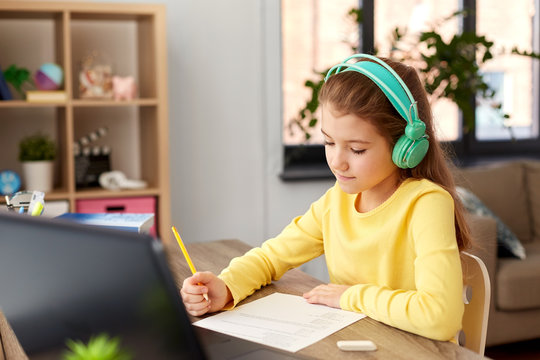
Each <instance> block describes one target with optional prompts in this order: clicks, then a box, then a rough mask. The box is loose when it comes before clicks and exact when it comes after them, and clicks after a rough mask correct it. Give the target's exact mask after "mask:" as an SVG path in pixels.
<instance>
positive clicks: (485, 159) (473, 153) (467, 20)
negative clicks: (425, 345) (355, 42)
mask: <svg viewBox="0 0 540 360" xmlns="http://www.w3.org/2000/svg"><path fill="white" fill-rule="evenodd" d="M375 1H376V0H359V6H361V7H362V10H363V14H364V21H363V24H362V27H361V28H360V29H359V33H360V39H362V45H361V49H362V52H364V53H371V54H372V53H373V52H374V15H375V12H374V10H375ZM460 5H461V6H462V8H465V9H476V0H461V4H460ZM539 24H540V21H537V22H536V23H535V24H534V26H535V27H536V28H535V29H534V32H535V35H534V36H533V39H534V41H535V44H534V46H535V51H538V50H536V49H538V48H540V36H539V34H540V25H539ZM461 26H462V29H463V31H474V32H476V16H475V14H474V11H472V12H471V13H469V14H467V15H466V16H464V17H463V20H462V24H461ZM536 76H538V77H540V71H537V72H536ZM537 81H539V83H540V79H537ZM470 103H471V106H472V107H473V109H476V105H475V103H476V100H475V98H474V97H473V98H471V99H470ZM534 106H535V109H534V111H533V113H536V114H540V100H538V99H535V104H534ZM459 117H460V118H459V119H458V121H459V122H460V123H462V121H463V119H462V115H461V113H460V115H459ZM536 121H537V122H538V123H537V124H536V125H537V126H539V127H540V117H539V118H537V119H536ZM443 145H445V146H446V148H447V149H448V150H449V152H450V154H451V159H452V160H453V161H454V162H455V163H456V164H457V165H458V166H470V165H474V164H480V163H490V162H495V161H501V160H510V159H515V158H540V135H538V136H537V137H536V138H533V139H519V140H517V139H516V140H482V141H479V140H477V139H476V137H475V134H474V132H469V133H465V134H461V139H459V140H456V141H448V142H443ZM282 146H283V155H284V165H283V171H282V172H281V174H280V178H281V179H282V180H283V181H296V180H317V179H331V178H333V174H332V172H331V171H330V169H329V168H328V165H327V164H326V160H325V154H324V145H322V144H300V145H286V144H282Z"/></svg>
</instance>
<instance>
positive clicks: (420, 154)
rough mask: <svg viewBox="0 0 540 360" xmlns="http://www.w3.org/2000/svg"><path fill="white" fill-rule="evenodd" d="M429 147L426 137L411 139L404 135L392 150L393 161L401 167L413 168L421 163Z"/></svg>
mask: <svg viewBox="0 0 540 360" xmlns="http://www.w3.org/2000/svg"><path fill="white" fill-rule="evenodd" d="M428 149H429V141H428V140H427V139H426V138H420V139H418V140H411V139H410V138H409V137H407V136H406V135H402V136H401V137H400V138H399V140H398V141H397V143H396V145H395V146H394V149H393V150H392V161H393V162H394V164H396V165H397V166H398V167H399V168H401V169H411V168H414V167H415V166H417V165H418V164H420V162H421V161H422V159H424V157H425V156H426V153H427V151H428Z"/></svg>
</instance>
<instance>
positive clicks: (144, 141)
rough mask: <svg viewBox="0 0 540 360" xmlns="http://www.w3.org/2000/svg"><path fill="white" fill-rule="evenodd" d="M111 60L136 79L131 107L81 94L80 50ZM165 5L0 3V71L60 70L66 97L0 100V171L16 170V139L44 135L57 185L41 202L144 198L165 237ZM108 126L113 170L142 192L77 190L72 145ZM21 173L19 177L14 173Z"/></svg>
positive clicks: (167, 209) (167, 213) (167, 225)
mask: <svg viewBox="0 0 540 360" xmlns="http://www.w3.org/2000/svg"><path fill="white" fill-rule="evenodd" d="M85 51H87V52H90V51H103V53H107V54H108V55H110V61H111V63H112V65H113V73H114V74H118V75H121V76H127V75H132V76H134V77H135V79H136V83H137V87H138V98H136V99H134V100H130V101H114V100H101V99H99V100H88V99H81V98H80V97H79V93H78V88H79V80H78V74H79V71H80V68H81V66H80V61H81V58H82V57H83V56H84V52H85ZM166 59H167V54H166V27H165V7H164V6H163V5H156V4H125V3H121V4H114V3H99V2H91V3H90V2H45V1H36V2H33V1H0V66H1V67H2V69H4V70H5V68H6V67H7V66H9V65H10V64H12V63H15V64H17V65H18V66H22V67H26V68H28V69H29V70H30V71H31V72H32V73H33V72H34V71H35V70H37V69H38V68H39V66H40V65H41V64H43V63H45V62H54V63H56V64H58V65H60V66H61V67H62V68H63V69H64V90H65V91H66V93H67V95H68V100H67V101H66V102H61V103H47V104H36V103H28V102H26V101H24V100H21V99H15V100H10V101H0V126H1V128H2V131H1V132H0V142H1V143H2V155H0V169H2V168H12V169H15V170H19V169H20V168H19V166H20V165H19V164H18V162H17V160H16V159H17V151H18V148H17V147H16V146H14V145H15V144H17V143H18V141H19V140H20V138H21V137H22V136H27V135H29V134H30V133H34V132H36V131H42V132H46V133H49V134H50V135H51V136H52V137H53V138H55V140H56V141H57V144H58V153H59V156H58V158H57V160H56V170H57V173H56V181H55V188H54V190H53V191H51V192H50V193H47V194H46V201H47V200H49V201H53V200H65V201H67V202H69V208H70V210H72V211H74V209H75V208H76V203H77V201H78V200H82V199H100V198H104V199H106V198H113V197H114V198H118V197H120V198H124V197H125V198H133V197H141V196H151V197H154V198H155V199H156V203H157V209H156V212H157V229H158V234H159V236H160V237H161V238H162V239H163V240H164V241H169V240H170V239H171V237H170V226H171V221H170V185H169V146H168V98H167V62H166ZM99 126H107V127H108V128H109V129H110V131H109V134H108V135H107V137H108V139H107V142H108V143H109V144H111V147H112V151H113V155H118V156H117V157H116V158H115V157H114V156H112V159H111V160H112V163H111V167H112V168H113V170H125V172H126V173H131V175H132V176H129V174H127V175H128V177H135V178H140V179H142V180H145V181H146V182H147V183H148V187H147V188H146V189H142V190H126V191H116V192H112V191H107V190H104V189H101V188H85V189H78V188H77V187H76V182H75V162H74V152H73V146H72V144H73V143H74V141H76V140H77V139H78V138H79V137H80V136H82V135H84V134H85V133H86V132H88V129H92V128H97V127H99ZM19 173H20V171H19Z"/></svg>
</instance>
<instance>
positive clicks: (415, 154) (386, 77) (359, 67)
mask: <svg viewBox="0 0 540 360" xmlns="http://www.w3.org/2000/svg"><path fill="white" fill-rule="evenodd" d="M355 58H367V59H370V60H373V61H359V62H355V63H347V62H348V61H349V60H351V59H355ZM342 69H343V70H342ZM342 71H357V72H359V73H361V74H363V75H365V76H367V77H368V78H370V79H371V80H372V81H373V82H374V83H375V84H377V86H378V87H379V88H380V89H381V90H382V91H383V93H384V94H385V95H386V97H387V98H388V100H390V103H391V104H392V105H393V106H394V108H395V109H396V110H397V112H398V113H399V114H400V115H401V117H403V119H405V121H406V122H407V126H406V127H405V134H404V135H402V136H401V137H400V138H399V140H398V141H397V143H396V145H395V146H394V149H393V150H392V161H393V162H394V164H396V165H397V166H398V167H400V168H402V169H407V168H409V169H410V168H413V167H415V166H416V165H418V164H420V162H421V161H422V159H423V158H424V156H426V153H427V151H428V148H429V141H428V136H427V135H426V124H424V122H423V121H422V120H420V118H419V117H418V108H417V106H416V101H415V100H414V98H413V96H412V94H411V92H410V90H409V88H408V87H407V85H405V83H404V82H403V80H402V79H401V78H400V77H399V75H398V74H397V73H396V72H395V71H394V69H392V68H391V67H390V66H389V65H388V64H387V63H385V62H384V61H382V60H380V59H379V58H377V57H375V56H371V55H367V54H355V55H352V56H349V57H348V58H347V59H345V60H344V61H343V62H342V63H340V64H337V65H335V66H333V67H332V68H331V69H330V71H328V74H327V75H326V78H325V79H324V81H327V80H328V78H329V77H330V76H331V75H332V73H334V74H338V73H340V72H342Z"/></svg>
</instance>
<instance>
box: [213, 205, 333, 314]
mask: <svg viewBox="0 0 540 360" xmlns="http://www.w3.org/2000/svg"><path fill="white" fill-rule="evenodd" d="M323 207H324V197H323V198H321V199H319V200H318V201H317V202H315V203H313V204H312V205H311V207H310V209H309V210H308V211H307V212H306V213H305V214H304V215H303V216H299V217H297V218H295V219H293V221H292V222H291V223H290V224H289V225H288V226H287V227H285V229H284V230H283V231H282V232H281V233H280V234H279V235H278V236H277V237H275V238H272V239H269V240H267V241H265V242H264V243H263V244H262V246H261V247H257V248H253V249H251V250H250V251H248V252H247V253H246V254H245V255H243V256H241V257H237V258H234V259H233V260H232V261H231V262H230V264H229V266H228V267H227V268H225V269H224V270H223V271H222V272H221V274H220V275H219V277H220V278H221V279H222V280H223V281H225V283H226V284H227V287H228V288H229V290H230V291H231V294H232V296H233V303H232V304H229V305H228V306H227V307H226V309H230V308H232V307H234V306H236V304H238V302H240V301H241V300H243V299H244V298H246V297H247V296H249V295H251V294H252V293H253V292H255V290H258V289H260V288H261V287H262V286H264V285H268V284H270V283H271V282H272V281H273V280H279V279H280V278H281V277H282V276H283V275H284V274H285V273H286V272H287V271H288V270H290V269H293V268H295V267H298V266H300V265H302V264H303V263H305V262H307V261H309V260H311V259H314V258H316V257H317V256H319V255H322V254H323V252H324V247H323V240H322V231H321V216H322V212H323V211H324V210H323Z"/></svg>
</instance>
